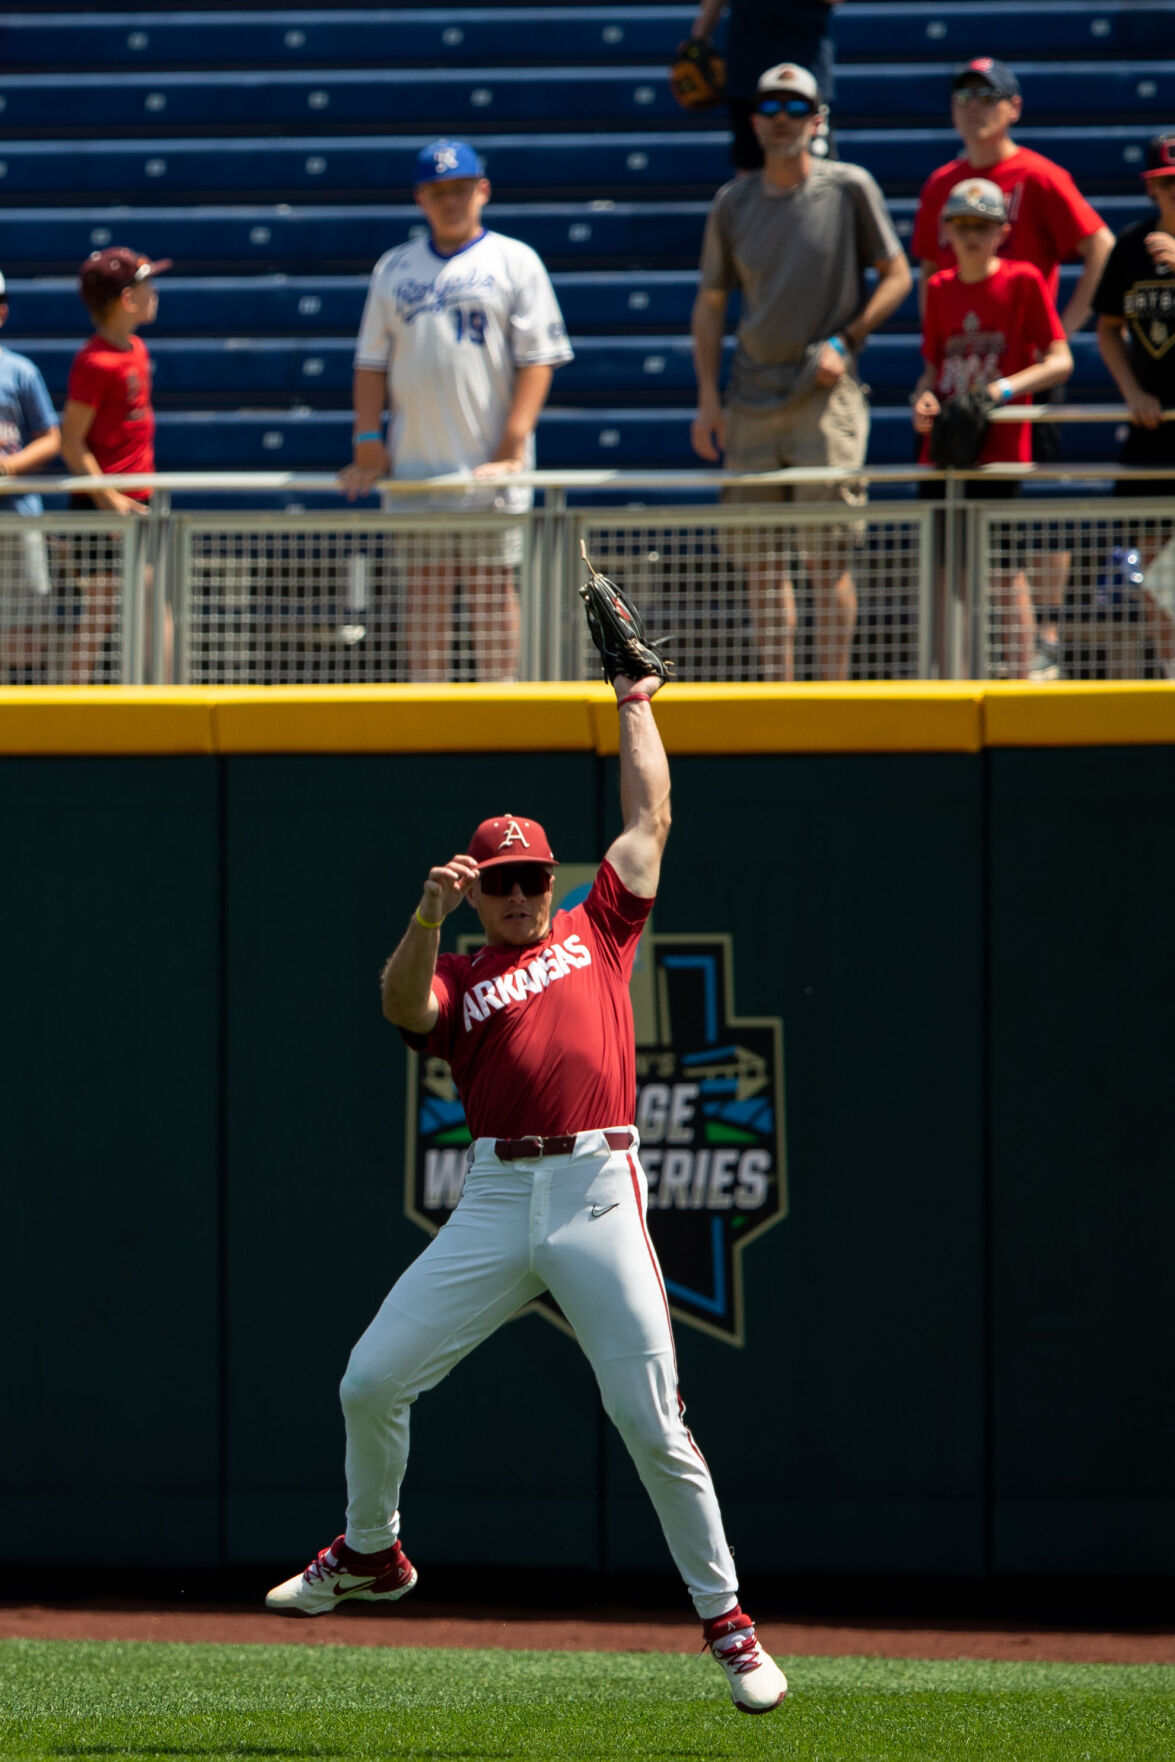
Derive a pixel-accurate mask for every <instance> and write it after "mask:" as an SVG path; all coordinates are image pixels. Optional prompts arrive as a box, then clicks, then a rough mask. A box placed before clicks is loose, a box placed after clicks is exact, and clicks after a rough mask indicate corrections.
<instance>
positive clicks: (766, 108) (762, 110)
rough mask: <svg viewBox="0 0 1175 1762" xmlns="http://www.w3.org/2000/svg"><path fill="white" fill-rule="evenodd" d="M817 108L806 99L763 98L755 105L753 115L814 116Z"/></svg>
mask: <svg viewBox="0 0 1175 1762" xmlns="http://www.w3.org/2000/svg"><path fill="white" fill-rule="evenodd" d="M817 108H818V107H817V106H816V105H815V104H811V103H809V101H808V99H807V98H764V99H763V100H762V102H761V103H759V104H756V105H755V115H756V116H779V115H780V114H782V115H784V116H815V114H816V111H817Z"/></svg>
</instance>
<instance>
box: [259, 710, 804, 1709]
mask: <svg viewBox="0 0 1175 1762" xmlns="http://www.w3.org/2000/svg"><path fill="white" fill-rule="evenodd" d="M661 683H662V682H661V681H660V680H659V679H655V678H646V679H640V680H636V681H634V680H631V679H624V678H620V679H618V680H617V681H616V682H615V690H616V697H617V704H618V714H619V717H620V731H619V749H620V799H621V804H622V806H623V809H624V815H625V820H624V828H623V830H622V832H621V833H620V836H619V837H618V838H616V839H615V840H614V842H613V843H612V844H611V845H610V847H609V849H608V851H607V853H606V855H605V857H604V860H603V862H602V863H601V864H600V867H599V870H598V872H597V874H596V879H595V883H594V885H593V886H592V888H591V890H590V892H589V893H588V895H587V897H586V899H585V900H584V901H583V903H582V904H581V905H577V906H575V907H574V908H573V909H572V910H570V911H563V912H560V913H558V914H557V916H556V917H555V918H554V919H552V916H551V897H552V876H553V872H554V869H555V868H556V867H557V862H556V858H555V855H554V852H553V851H552V849H551V846H550V843H549V841H548V838H547V835H546V833H545V831H544V830H543V828H542V827H541V826H540V825H539V823H538V822H537V821H536V820H529V819H524V818H522V817H520V816H517V815H513V814H499V815H497V816H495V817H493V818H491V819H488V820H483V821H482V823H481V825H480V826H479V827H478V828H477V830H476V832H475V833H474V835H473V838H472V840H471V842H470V845H469V848H468V850H465V851H458V852H457V853H456V855H455V856H453V857H451V858H450V859H449V861H448V862H447V863H439V864H437V865H436V866H435V867H433V868H431V869H430V870H429V872H428V879H427V880H426V881H425V883H424V887H423V891H422V893H421V896H420V903H419V904H418V905H417V907H416V909H415V911H414V912H413V914H412V916H411V918H410V919H409V920H408V927H407V929H406V931H405V933H404V936H403V938H402V939H401V941H400V944H399V946H398V947H397V948H396V950H395V952H394V954H393V955H392V956H391V958H390V959H389V961H388V963H387V965H386V966H385V968H384V972H383V981H382V985H383V1009H384V1014H385V1015H386V1016H387V1017H388V1019H389V1020H390V1021H392V1022H394V1023H396V1024H397V1026H398V1027H399V1028H400V1031H401V1033H402V1034H403V1036H404V1038H405V1039H406V1040H407V1041H408V1043H409V1045H411V1046H415V1047H417V1048H418V1049H419V1050H420V1051H422V1052H427V1053H429V1054H430V1055H432V1056H433V1057H435V1058H443V1059H445V1060H446V1061H447V1062H448V1064H449V1066H450V1068H451V1070H452V1073H453V1079H454V1082H455V1083H456V1085H457V1090H458V1092H459V1094H460V1096H461V1100H462V1102H463V1104H464V1107H465V1114H466V1118H467V1120H468V1122H469V1128H470V1131H471V1133H472V1134H473V1144H472V1146H471V1149H470V1153H469V1160H468V1163H467V1173H466V1179H465V1187H464V1191H463V1193H462V1195H461V1199H460V1200H459V1202H458V1204H457V1207H456V1209H455V1210H454V1212H453V1214H452V1216H451V1217H450V1218H449V1221H448V1222H447V1223H446V1225H445V1227H444V1229H443V1230H441V1231H440V1232H439V1233H438V1234H437V1236H436V1237H434V1239H433V1241H432V1242H431V1243H430V1244H429V1246H428V1247H427V1248H426V1249H425V1250H424V1253H423V1254H421V1255H420V1256H419V1258H418V1259H417V1260H416V1261H414V1262H413V1264H412V1265H411V1266H410V1267H409V1268H408V1269H407V1271H406V1272H405V1273H403V1274H402V1275H401V1277H400V1279H399V1280H398V1281H397V1283H396V1284H395V1285H394V1286H393V1288H392V1290H391V1292H390V1294H389V1295H388V1297H387V1298H386V1299H385V1301H384V1303H383V1306H382V1308H381V1309H380V1310H379V1313H378V1314H377V1315H376V1317H375V1320H374V1321H373V1322H372V1323H371V1326H370V1327H369V1328H368V1330H367V1332H366V1333H365V1334H364V1335H363V1337H362V1339H361V1340H360V1341H359V1343H358V1345H357V1346H356V1347H355V1349H354V1351H353V1352H352V1354H351V1359H350V1362H349V1364H348V1366H347V1372H346V1375H345V1377H344V1378H343V1383H342V1388H341V1390H340V1394H341V1397H342V1403H343V1412H344V1415H345V1417H346V1424H347V1492H348V1505H347V1527H346V1530H345V1532H344V1533H343V1534H342V1535H340V1536H338V1537H337V1538H336V1539H335V1541H334V1542H332V1543H331V1544H330V1546H329V1547H328V1548H324V1549H322V1550H321V1552H320V1553H319V1554H318V1555H317V1556H316V1558H315V1559H314V1560H312V1561H311V1563H310V1565H309V1566H308V1567H307V1568H306V1570H305V1572H303V1573H299V1574H296V1575H295V1576H294V1577H293V1578H291V1579H288V1580H287V1581H286V1582H285V1583H284V1584H281V1585H278V1586H276V1587H275V1588H274V1590H272V1591H271V1592H270V1593H269V1596H268V1598H267V1599H266V1601H267V1603H268V1605H269V1607H270V1608H271V1609H278V1610H281V1611H282V1612H284V1613H287V1614H301V1615H325V1614H328V1613H329V1612H330V1611H331V1610H332V1609H336V1608H337V1607H338V1605H339V1602H340V1600H343V1599H356V1600H358V1601H361V1602H372V1603H391V1602H394V1601H396V1600H397V1599H398V1598H400V1597H402V1596H404V1595H405V1594H406V1593H407V1592H408V1591H410V1590H411V1589H412V1587H413V1585H414V1584H415V1583H416V1572H415V1569H414V1568H413V1567H412V1565H411V1564H410V1562H409V1561H408V1559H407V1557H406V1556H405V1554H404V1551H403V1548H402V1547H401V1545H400V1540H399V1536H400V1512H399V1503H400V1489H401V1483H402V1481H403V1477H404V1471H405V1468H406V1465H407V1460H408V1416H409V1413H410V1411H411V1407H412V1403H413V1402H414V1401H415V1400H416V1398H417V1396H418V1395H420V1394H421V1393H422V1392H423V1391H424V1390H426V1389H431V1388H434V1387H435V1386H436V1384H437V1383H439V1382H440V1381H441V1379H442V1377H444V1376H445V1375H447V1373H448V1372H449V1371H450V1370H452V1369H453V1367H454V1366H455V1365H456V1364H458V1363H459V1362H460V1361H461V1359H463V1358H464V1357H465V1356H466V1354H467V1353H469V1352H471V1351H472V1350H473V1348H474V1347H475V1346H477V1345H479V1344H480V1343H481V1342H482V1341H483V1340H485V1339H488V1337H489V1336H490V1335H491V1334H492V1333H494V1332H495V1331H496V1329H498V1328H499V1327H501V1325H502V1323H503V1322H505V1321H508V1320H509V1319H510V1317H511V1316H513V1315H515V1314H516V1313H517V1311H518V1310H519V1309H521V1308H522V1307H523V1305H524V1304H526V1303H529V1302H530V1301H532V1299H534V1298H535V1297H537V1296H539V1295H540V1293H542V1292H543V1291H549V1292H550V1293H551V1295H552V1296H553V1297H554V1299H555V1301H556V1302H557V1303H558V1304H559V1307H560V1308H561V1309H562V1311H563V1313H564V1315H565V1316H566V1317H567V1320H568V1321H569V1322H570V1323H571V1326H572V1327H573V1328H574V1330H575V1335H576V1338H577V1339H578V1341H579V1343H580V1345H581V1347H582V1348H583V1350H584V1352H585V1353H586V1354H587V1357H588V1359H589V1360H590V1362H591V1366H592V1369H593V1370H594V1371H595V1374H596V1380H597V1382H598V1384H599V1387H600V1393H601V1396H602V1397H603V1402H604V1406H605V1409H606V1410H607V1412H608V1414H609V1415H610V1417H611V1418H612V1420H613V1421H614V1423H615V1425H616V1427H617V1429H618V1430H619V1432H620V1434H621V1436H622V1438H623V1439H624V1442H625V1444H626V1445H627V1447H628V1450H629V1453H630V1454H631V1456H632V1459H633V1462H634V1463H635V1465H636V1468H637V1472H638V1473H639V1475H640V1477H641V1480H642V1481H643V1482H644V1485H645V1488H646V1490H647V1492H648V1494H649V1496H650V1498H651V1500H652V1502H653V1505H654V1507H655V1509H656V1512H657V1516H658V1517H659V1519H660V1521H661V1527H662V1529H663V1531H664V1534H665V1539H666V1541H667V1543H668V1545H669V1550H670V1553H671V1554H672V1555H673V1558H674V1560H675V1562H676V1564H677V1567H678V1570H679V1571H680V1573H681V1575H682V1577H683V1579H684V1580H685V1583H686V1586H687V1588H688V1590H689V1593H690V1596H691V1597H692V1599H693V1603H694V1607H695V1609H696V1610H697V1613H698V1616H699V1617H700V1619H701V1622H702V1632H703V1636H704V1639H705V1642H706V1644H707V1645H708V1646H709V1647H710V1650H711V1652H712V1653H713V1655H714V1657H715V1659H716V1660H717V1662H718V1663H719V1664H720V1665H721V1666H722V1668H723V1670H724V1671H725V1672H726V1676H727V1679H728V1681H729V1684H730V1690H731V1696H732V1699H733V1701H734V1704H735V1706H736V1707H738V1708H740V1709H741V1710H742V1711H743V1712H746V1713H767V1712H770V1710H771V1709H772V1708H774V1707H777V1706H778V1705H779V1703H780V1702H781V1701H782V1700H783V1698H784V1695H785V1694H786V1693H787V1682H786V1680H785V1678H784V1676H783V1673H782V1672H781V1671H780V1670H779V1668H778V1667H777V1665H776V1664H775V1663H774V1661H773V1660H772V1659H771V1658H770V1657H768V1655H767V1654H766V1653H765V1652H764V1651H763V1650H762V1649H761V1647H760V1646H759V1644H758V1641H757V1640H756V1638H755V1629H754V1624H753V1622H752V1621H751V1619H750V1617H749V1616H748V1615H746V1614H745V1613H744V1612H743V1610H742V1609H741V1608H740V1606H739V1601H738V1581H737V1579H736V1577H735V1571H734V1562H733V1560H732V1559H731V1553H730V1548H729V1547H728V1545H727V1542H726V1537H725V1534H724V1531H723V1526H722V1516H721V1513H720V1511H719V1509H718V1501H717V1498H716V1496H715V1492H714V1484H713V1481H712V1480H711V1477H710V1471H709V1469H708V1467H707V1466H706V1462H705V1459H704V1457H703V1456H702V1455H701V1452H700V1451H699V1450H698V1448H697V1446H696V1444H695V1443H694V1441H693V1438H692V1437H691V1435H690V1433H689V1430H688V1428H687V1427H686V1424H685V1421H684V1417H683V1415H684V1411H685V1410H684V1407H683V1404H682V1400H681V1396H680V1394H679V1392H678V1386H677V1360H676V1356H675V1352H674V1345H673V1330H672V1326H671V1324H670V1319H669V1304H668V1299H667V1298H666V1295H665V1284H664V1280H663V1279H662V1276H661V1269H660V1266H659V1264H658V1261H657V1256H656V1254H655V1253H654V1250H653V1246H652V1243H651V1242H650V1240H649V1234H648V1228H647V1226H646V1223H645V1210H646V1206H647V1202H648V1188H647V1183H646V1180H645V1174H644V1171H643V1169H642V1168H641V1165H640V1161H639V1159H638V1155H637V1151H638V1143H639V1140H638V1135H637V1132H636V1128H635V1127H634V1126H633V1125H632V1124H631V1121H632V1119H633V1116H634V1114H635V1111H636V1047H635V1036H634V1032H633V1019H632V1005H631V1003H630V1000H629V991H628V984H629V978H630V976H631V973H632V967H633V961H634V958H635V955H636V947H637V943H638V941H639V939H640V934H641V930H642V929H643V927H644V924H645V921H646V919H647V918H648V915H649V913H650V911H651V910H652V907H653V896H654V894H655V893H656V890H657V882H658V878H659V876H660V871H661V856H662V852H663V850H664V848H665V841H666V838H667V837H668V835H669V765H668V761H667V759H666V756H665V748H664V746H663V745H662V743H661V737H660V734H659V732H658V730H657V724H656V721H655V720H654V717H653V710H652V704H651V702H650V700H651V698H652V697H653V694H654V693H655V692H656V691H657V690H658V688H659V686H660V685H661ZM463 901H468V902H469V904H470V905H472V907H473V909H474V910H475V911H476V913H477V916H478V918H479V919H480V920H481V925H482V929H483V930H484V931H485V937H486V940H485V945H484V947H483V948H481V949H480V950H478V952H476V953H475V954H439V948H440V933H441V929H442V927H443V925H444V921H445V919H446V918H447V917H448V916H449V914H450V913H451V912H454V911H456V910H457V908H458V907H459V906H460V905H461V904H462V902H463Z"/></svg>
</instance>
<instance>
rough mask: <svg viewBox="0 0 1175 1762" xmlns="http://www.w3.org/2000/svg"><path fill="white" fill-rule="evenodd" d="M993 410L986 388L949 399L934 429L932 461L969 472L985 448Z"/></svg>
mask: <svg viewBox="0 0 1175 1762" xmlns="http://www.w3.org/2000/svg"><path fill="white" fill-rule="evenodd" d="M992 409H993V405H992V401H991V399H990V398H989V397H988V395H987V393H986V391H984V390H982V389H981V388H977V389H976V390H975V391H970V392H960V393H959V394H958V395H957V397H953V398H948V399H947V401H946V403H945V404H944V405H943V407H942V409H941V410H940V411H939V413H938V415H937V416H936V417H935V419H934V426H933V428H932V429H931V430H930V460H931V463H932V464H933V465H938V466H939V467H941V468H942V469H943V470H950V471H969V470H970V469H971V467H972V466H973V465H974V464H975V462H976V460H977V459H978V458H979V455H980V453H981V452H982V451H983V443H984V441H985V440H986V439H987V431H988V428H989V427H990V421H989V418H990V416H991V412H992Z"/></svg>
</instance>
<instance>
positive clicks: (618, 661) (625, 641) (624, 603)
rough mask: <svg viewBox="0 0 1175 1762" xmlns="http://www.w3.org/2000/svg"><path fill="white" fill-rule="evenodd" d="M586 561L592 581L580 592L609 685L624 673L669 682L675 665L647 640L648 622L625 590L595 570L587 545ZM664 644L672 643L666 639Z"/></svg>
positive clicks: (584, 551)
mask: <svg viewBox="0 0 1175 1762" xmlns="http://www.w3.org/2000/svg"><path fill="white" fill-rule="evenodd" d="M579 548H580V550H581V551H582V552H583V560H584V562H585V563H586V564H587V566H588V568H589V569H591V580H590V581H588V582H587V583H586V585H585V586H583V587H581V588H580V590H579V597H580V598H581V599H582V601H583V603H584V605H585V606H586V608H587V621H588V631H589V633H590V635H591V639H592V641H593V642H594V643H595V645H596V649H597V651H598V653H599V656H600V662H601V665H602V667H603V671H604V678H605V679H607V680H608V681H609V682H610V681H611V680H613V679H615V678H617V676H618V675H619V674H621V673H623V674H624V675H625V677H626V678H628V679H648V678H649V677H650V676H652V677H655V678H657V679H667V678H668V677H669V674H670V673H671V672H672V670H673V662H672V661H666V660H665V659H664V658H663V657H662V656H661V655H659V654H658V653H657V649H658V647H659V646H660V644H659V643H650V642H646V640H645V624H644V619H643V618H642V617H641V615H640V613H639V612H638V611H637V609H636V606H635V605H634V604H633V602H632V600H630V599H629V597H628V595H627V594H626V593H625V591H624V589H623V588H622V587H617V585H616V583H615V582H614V581H609V580H608V577H607V576H606V575H599V574H597V572H596V570H595V569H592V565H591V561H590V559H589V557H588V554H587V550H586V548H585V546H584V545H582V544H581V545H580V547H579ZM660 641H661V642H668V641H669V638H668V637H665V636H663V637H662V638H661V639H660Z"/></svg>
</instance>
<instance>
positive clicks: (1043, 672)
mask: <svg viewBox="0 0 1175 1762" xmlns="http://www.w3.org/2000/svg"><path fill="white" fill-rule="evenodd" d="M1028 677H1029V679H1033V680H1035V681H1036V683H1037V684H1038V685H1039V684H1040V683H1042V681H1044V680H1046V679H1059V678H1060V677H1061V651H1060V647H1059V645H1058V644H1057V643H1055V642H1046V641H1045V639H1044V638H1043V637H1041V638H1039V640H1038V641H1037V644H1036V653H1035V654H1034V655H1033V657H1032V665H1031V667H1029V669H1028Z"/></svg>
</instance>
